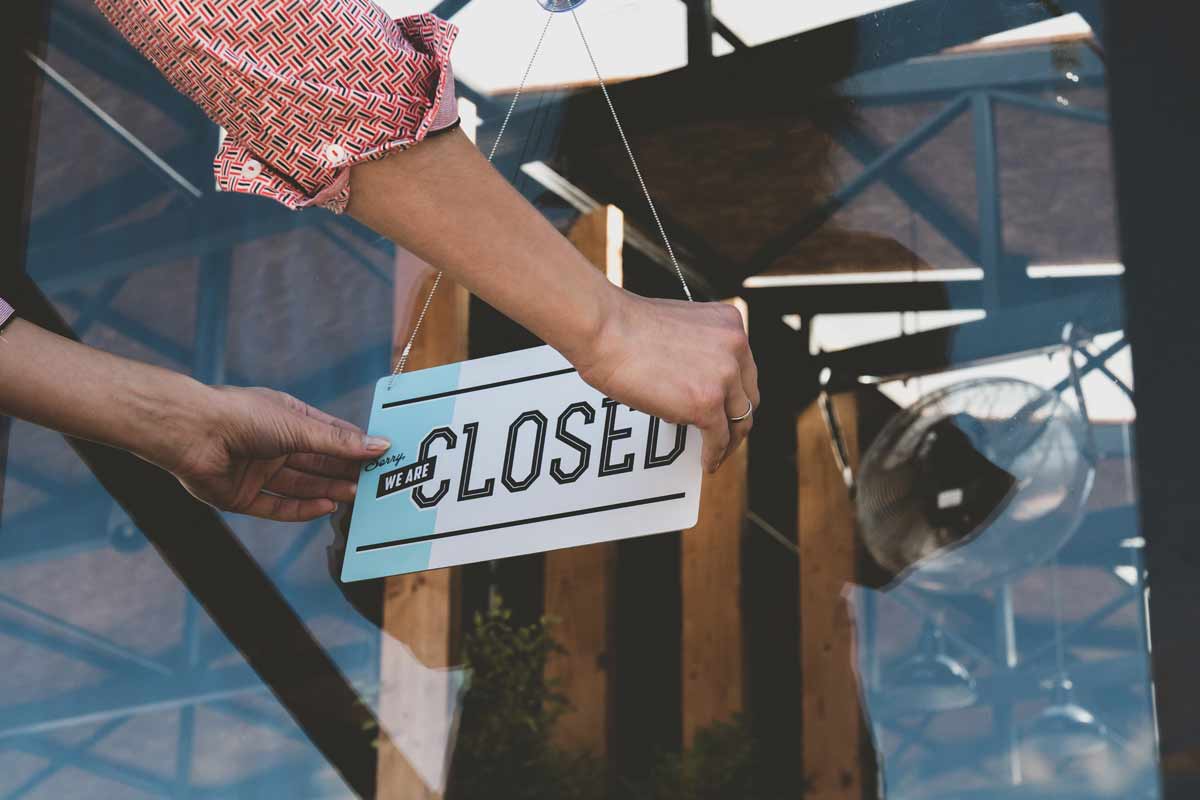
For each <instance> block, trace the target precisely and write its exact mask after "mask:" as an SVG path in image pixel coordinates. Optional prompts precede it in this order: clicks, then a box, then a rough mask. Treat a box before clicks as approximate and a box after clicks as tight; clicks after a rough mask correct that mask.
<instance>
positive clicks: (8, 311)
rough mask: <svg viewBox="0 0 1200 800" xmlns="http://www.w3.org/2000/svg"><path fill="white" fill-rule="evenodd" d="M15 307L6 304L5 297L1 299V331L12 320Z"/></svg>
mask: <svg viewBox="0 0 1200 800" xmlns="http://www.w3.org/2000/svg"><path fill="white" fill-rule="evenodd" d="M12 315H13V307H12V306H10V305H9V304H8V303H7V302H5V300H4V298H3V297H0V330H3V328H4V326H5V325H6V324H7V323H8V321H9V320H10V319H12Z"/></svg>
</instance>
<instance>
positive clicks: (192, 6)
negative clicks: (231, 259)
mask: <svg viewBox="0 0 1200 800" xmlns="http://www.w3.org/2000/svg"><path fill="white" fill-rule="evenodd" d="M95 2H96V5H97V6H98V7H99V9H100V11H101V12H102V13H103V14H104V15H105V16H106V17H107V18H108V19H109V20H110V21H111V22H112V23H113V25H114V26H115V27H116V28H117V30H118V31H120V32H121V34H122V35H123V36H124V37H125V38H126V39H127V40H129V42H130V43H131V44H132V45H133V46H134V47H136V48H137V49H138V50H139V51H141V53H142V54H143V55H145V56H146V58H147V59H149V60H150V62H151V63H153V64H154V66H155V67H157V68H158V70H159V71H160V72H162V74H163V75H164V76H165V77H166V78H167V80H168V81H170V82H171V84H172V85H173V86H174V87H175V88H176V89H178V90H179V91H181V92H183V93H184V94H185V95H187V96H188V97H189V98H191V99H192V100H193V101H195V102H196V103H197V104H198V105H199V106H200V107H201V108H202V109H203V110H204V112H205V113H206V114H207V115H208V116H209V118H211V119H212V120H213V121H214V122H216V123H217V124H218V125H220V126H221V127H222V128H223V129H224V130H225V137H224V140H223V142H222V144H221V147H220V149H219V151H218V153H217V156H216V159H215V161H214V164H213V167H214V172H215V174H216V182H217V187H218V188H219V189H221V190H223V191H235V192H246V193H250V194H259V195H263V196H265V197H270V198H272V199H274V200H277V201H279V202H280V203H283V204H284V205H286V206H287V207H289V208H292V209H298V208H304V207H306V206H311V205H319V206H323V207H325V208H329V209H330V210H332V211H334V212H337V213H340V212H342V211H343V210H345V207H346V204H347V202H348V201H349V197H350V192H349V168H350V166H352V165H354V164H357V163H361V162H364V161H371V160H375V159H378V158H382V157H383V156H385V155H387V154H388V153H390V152H391V151H393V150H397V149H403V148H407V147H410V146H411V145H413V144H415V143H417V142H420V141H421V140H422V139H424V138H425V136H426V135H428V134H429V133H430V132H432V131H436V130H439V129H442V128H446V127H449V126H450V125H453V124H454V123H455V122H456V121H457V119H458V114H457V104H456V102H455V97H454V79H453V75H452V73H451V67H450V49H451V46H452V45H453V43H454V39H455V37H456V36H457V33H458V31H457V29H456V28H455V27H454V26H453V25H451V24H450V23H448V22H446V21H444V20H442V19H439V18H438V17H436V16H434V15H433V14H419V15H416V16H410V17H403V18H400V19H395V20H393V19H392V18H391V17H390V16H388V14H387V12H385V11H384V10H383V9H381V8H380V7H379V6H377V5H376V4H375V3H374V2H371V0H289V1H288V2H285V1H284V0H95Z"/></svg>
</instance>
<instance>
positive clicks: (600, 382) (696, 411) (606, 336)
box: [564, 291, 759, 472]
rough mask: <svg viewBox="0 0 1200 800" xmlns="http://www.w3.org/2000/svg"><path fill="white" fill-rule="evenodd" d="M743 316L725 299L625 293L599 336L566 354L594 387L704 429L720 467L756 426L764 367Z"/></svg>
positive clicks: (712, 467)
mask: <svg viewBox="0 0 1200 800" xmlns="http://www.w3.org/2000/svg"><path fill="white" fill-rule="evenodd" d="M744 325H745V324H744V322H743V321H742V315H741V314H740V313H739V312H738V310H737V309H736V308H734V307H733V306H730V305H727V304H724V303H688V302H681V301H678V300H656V299H649V298H644V297H639V296H638V295H635V294H632V293H630V292H625V291H619V295H618V296H617V300H616V302H615V303H612V304H611V309H610V310H609V311H608V313H607V314H606V316H605V320H604V323H603V325H602V327H601V329H600V334H599V335H598V336H597V337H595V339H594V341H593V342H592V343H590V345H589V346H588V347H587V348H586V349H585V350H584V351H583V352H581V353H564V355H566V356H567V358H568V359H570V360H571V361H572V363H573V364H575V366H576V367H577V368H578V369H579V375H580V377H582V378H583V380H584V381H586V382H587V383H588V384H590V385H591V386H593V387H595V388H596V389H599V390H600V391H602V392H604V393H605V394H606V395H608V396H609V397H611V398H613V399H614V400H617V401H619V402H621V403H624V404H625V405H627V406H629V407H630V408H636V409H637V410H639V411H643V412H646V413H648V414H653V415H654V416H656V417H660V418H661V419H664V420H666V421H668V422H673V423H678V424H689V425H696V426H697V427H699V428H700V430H701V431H702V432H703V434H704V464H705V466H706V467H707V468H708V470H709V471H710V472H716V470H717V469H718V468H719V467H720V466H721V464H722V462H723V461H724V460H725V458H726V456H727V455H728V454H729V453H731V452H733V451H734V450H736V449H737V447H738V446H739V445H740V444H741V443H742V441H743V440H744V439H745V438H746V435H747V434H748V433H749V432H750V428H751V427H752V425H753V424H754V418H753V416H750V417H748V418H746V419H745V420H742V421H739V422H733V421H731V418H733V417H739V416H741V415H743V414H745V413H746V410H747V408H748V407H751V406H752V407H753V408H755V409H757V408H758V404H759V394H758V368H757V366H756V365H755V363H754V356H753V354H752V353H751V352H750V342H749V340H748V339H747V337H746V330H745V327H744Z"/></svg>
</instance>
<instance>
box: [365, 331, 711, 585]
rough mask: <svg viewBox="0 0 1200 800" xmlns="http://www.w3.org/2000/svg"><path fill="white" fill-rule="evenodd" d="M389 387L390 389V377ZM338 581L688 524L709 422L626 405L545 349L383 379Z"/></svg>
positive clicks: (694, 508) (695, 510)
mask: <svg viewBox="0 0 1200 800" xmlns="http://www.w3.org/2000/svg"><path fill="white" fill-rule="evenodd" d="M389 384H390V388H389ZM368 428H369V430H370V432H371V433H372V434H374V435H378V436H384V437H387V438H388V439H389V440H390V441H391V443H392V449H391V450H390V451H388V453H387V454H385V455H383V456H381V457H380V458H378V459H376V460H375V461H371V462H369V463H367V464H365V465H364V466H363V470H362V473H361V475H360V477H359V482H358V496H357V499H356V500H355V504H354V514H353V516H352V518H351V523H350V537H349V541H348V543H347V548H346V559H345V562H344V564H343V567H342V580H344V581H354V580H363V579H366V578H377V577H381V576H384V575H398V574H402V573H406V572H417V571H420V570H426V569H436V568H440V567H450V566H455V565H458V564H469V563H472V562H476V561H487V560H491V559H497V558H505V557H507V556H515V555H522V554H525V553H537V552H542V551H545V550H554V549H557V548H560V547H576V546H579V545H586V544H592V543H594V542H603V541H609V540H612V539H624V538H628V537H632V536H642V535H645V534H650V533H661V532H664V531H672V530H682V529H685V528H690V527H692V526H693V525H695V524H696V518H697V515H698V513H699V503H700V482H701V479H702V469H701V464H700V451H701V441H700V431H699V430H697V429H696V428H690V427H683V426H676V425H672V424H670V423H667V422H662V421H661V420H659V419H657V418H655V417H650V416H648V415H646V414H643V413H641V412H638V411H634V410H632V409H630V408H628V407H627V406H623V405H621V404H619V403H617V402H615V401H613V400H611V399H609V398H607V397H604V396H603V395H602V394H600V393H599V392H597V391H596V390H595V389H593V388H591V387H590V386H588V385H587V384H586V383H584V382H583V380H582V379H580V377H579V374H578V373H577V372H576V371H575V369H574V368H573V367H571V365H570V364H569V363H568V362H567V361H566V359H564V358H563V357H562V356H561V355H560V354H559V353H558V352H557V351H555V350H553V349H552V348H550V347H537V348H533V349H531V350H523V351H520V352H516V353H508V354H505V355H501V356H493V357H491V358H481V359H476V360H473V361H465V362H462V363H458V364H448V365H446V366H444V367H436V368H434V369H428V370H422V371H419V372H412V373H408V374H406V375H401V376H399V377H397V378H395V379H392V378H390V377H388V378H383V379H382V380H380V381H379V383H378V385H377V386H376V389H375V399H374V401H373V403H372V407H371V420H370V423H369V425H368Z"/></svg>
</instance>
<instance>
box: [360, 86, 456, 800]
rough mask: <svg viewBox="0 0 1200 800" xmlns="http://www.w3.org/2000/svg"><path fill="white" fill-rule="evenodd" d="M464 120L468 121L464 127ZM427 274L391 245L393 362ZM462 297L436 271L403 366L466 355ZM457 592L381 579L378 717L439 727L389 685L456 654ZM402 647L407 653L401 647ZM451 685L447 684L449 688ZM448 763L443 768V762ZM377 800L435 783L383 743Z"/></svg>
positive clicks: (428, 792)
mask: <svg viewBox="0 0 1200 800" xmlns="http://www.w3.org/2000/svg"><path fill="white" fill-rule="evenodd" d="M459 114H460V116H461V117H462V120H463V129H464V130H465V131H466V132H467V135H468V136H470V137H471V138H472V140H474V133H475V125H477V120H478V117H477V116H476V115H475V114H474V106H473V105H470V104H469V102H468V101H466V100H463V99H460V100H459ZM468 121H473V122H471V124H469V125H468V124H467V123H468ZM434 275H435V272H434V270H433V269H432V268H431V267H430V266H429V265H427V264H425V262H423V261H421V260H420V259H418V258H417V257H416V256H414V255H412V254H411V253H409V252H407V251H406V250H403V249H402V248H399V247H398V248H397V252H396V271H395V276H396V284H395V308H396V314H395V328H394V331H393V333H394V335H393V338H392V358H393V363H394V361H395V359H396V358H398V357H399V355H400V352H401V351H402V350H403V349H404V346H405V344H407V342H408V339H409V336H411V334H412V326H413V324H414V323H415V322H416V319H417V315H418V314H419V313H420V310H421V307H422V305H423V304H424V302H425V298H426V296H427V295H428V294H429V290H430V288H431V287H432V286H433V280H434ZM469 311H470V296H469V294H468V293H467V290H466V289H464V288H463V287H461V286H459V285H458V284H457V283H455V282H454V281H453V280H451V279H450V278H448V277H446V276H443V277H442V280H441V283H440V284H439V286H438V290H437V294H435V295H434V296H433V300H432V302H431V303H430V306H429V311H428V313H427V314H426V316H425V321H424V323H422V327H421V331H420V335H419V336H417V338H416V341H415V342H414V343H413V349H412V352H411V353H410V354H409V359H408V366H407V369H408V370H409V371H411V370H418V369H425V368H428V367H435V366H439V365H441V364H449V363H453V362H455V361H463V360H465V359H466V358H467V357H468V349H467V345H468V339H467V335H468V318H469ZM460 594H461V569H460V568H458V567H452V568H449V569H440V570H431V571H428V572H420V573H416V574H412V575H395V576H392V577H390V578H387V579H385V582H384V599H383V634H384V635H383V640H382V649H381V654H380V683H381V684H382V687H381V692H380V700H379V717H380V719H381V720H397V719H403V720H404V721H405V723H407V724H408V725H410V726H411V728H412V729H413V730H421V729H423V728H425V727H427V726H428V727H430V728H440V726H443V725H444V724H445V720H444V719H442V718H439V719H435V720H422V719H421V718H420V715H421V714H422V713H430V714H439V715H443V716H444V715H445V713H446V709H447V708H449V707H451V703H450V702H449V701H450V698H446V702H445V703H440V702H434V703H431V704H429V706H428V710H427V711H422V709H423V708H425V707H424V706H422V705H417V706H415V708H416V709H417V712H416V714H415V715H414V713H413V711H412V708H413V706H411V704H405V702H404V701H405V697H404V693H405V692H412V691H418V690H419V688H418V687H415V686H413V687H408V686H403V685H397V683H398V682H399V681H400V679H401V676H406V675H411V674H412V666H411V661H412V658H413V657H415V658H416V659H417V660H418V661H419V662H420V663H421V664H423V665H424V666H426V667H447V666H451V665H452V664H454V662H455V660H456V659H457V652H456V648H457V645H458V638H459V618H460V615H461V608H460ZM404 648H408V650H409V651H410V652H411V655H410V654H409V653H408V652H405V650H404ZM451 686H452V684H447V685H446V688H447V690H451ZM447 766H448V765H447ZM376 780H377V782H378V792H377V796H378V797H379V798H380V800H430V799H432V798H439V797H441V788H442V787H440V786H434V787H430V786H428V785H427V784H426V782H425V781H424V780H422V779H421V777H420V776H419V775H418V774H417V772H416V770H415V769H414V768H413V766H412V764H411V762H410V760H409V758H408V757H407V756H406V755H405V754H404V753H402V752H400V751H399V750H397V749H396V748H395V747H394V746H393V745H391V744H385V745H383V746H381V747H380V749H379V761H378V767H377V772H376Z"/></svg>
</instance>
